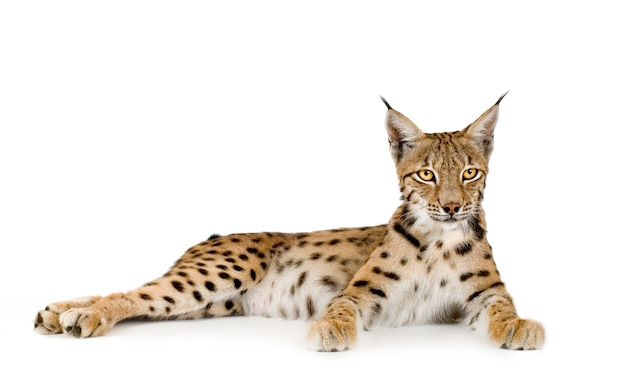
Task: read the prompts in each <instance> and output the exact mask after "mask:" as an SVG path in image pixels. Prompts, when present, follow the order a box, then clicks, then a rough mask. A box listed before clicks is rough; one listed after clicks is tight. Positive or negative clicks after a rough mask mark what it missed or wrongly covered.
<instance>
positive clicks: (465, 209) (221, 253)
mask: <svg viewBox="0 0 626 391" xmlns="http://www.w3.org/2000/svg"><path fill="white" fill-rule="evenodd" d="M505 95H506V94H504V95H502V96H501V97H500V99H498V101H497V102H496V103H495V104H494V105H493V106H491V107H490V108H489V109H488V110H487V111H485V112H484V113H483V114H482V115H481V116H480V117H479V118H478V119H477V120H476V121H474V122H473V123H471V124H470V125H469V126H467V127H466V128H464V129H463V130H461V131H456V132H446V133H424V132H422V131H421V130H420V129H419V128H418V127H417V126H416V125H415V124H413V122H411V121H410V120H409V119H408V118H407V117H405V116H404V115H403V114H401V113H400V112H398V111H396V110H394V109H393V108H391V106H390V105H389V103H388V102H387V101H386V100H385V99H384V98H382V100H383V103H384V104H385V105H386V106H387V114H386V119H385V126H386V129H387V132H388V137H389V147H390V151H391V157H392V158H393V160H394V162H395V165H396V171H397V175H398V179H399V185H400V194H401V202H400V205H399V206H398V207H397V209H396V210H395V212H394V213H393V215H392V216H391V219H390V220H389V223H387V224H384V225H377V226H372V227H362V228H340V229H331V230H326V231H317V232H308V233H275V232H263V233H250V234H232V235H227V236H219V235H213V236H211V237H210V238H209V239H207V240H206V241H203V242H201V243H199V244H197V245H195V246H193V247H191V248H190V249H189V250H187V252H185V253H184V254H183V255H182V257H181V258H180V259H178V261H176V263H175V264H174V265H173V266H172V268H171V269H170V270H169V271H168V272H167V273H166V274H164V275H163V276H162V277H160V278H157V279H155V280H153V281H151V282H148V283H146V284H145V285H143V286H141V287H140V288H138V289H136V290H132V291H129V292H126V293H113V294H110V295H108V296H104V297H100V296H90V297H84V298H79V299H75V300H70V301H65V302H57V303H53V304H50V305H48V306H47V307H46V308H45V309H44V310H43V311H40V312H39V313H38V314H37V317H36V319H35V331H37V332H39V333H41V334H56V333H65V334H68V335H71V336H74V337H81V338H83V337H95V336H102V335H104V334H105V333H106V332H107V331H108V330H109V329H110V328H111V327H113V326H114V325H115V324H117V323H118V322H120V321H123V320H125V319H130V318H147V319H200V318H206V317H214V316H229V315H245V316H265V317H281V318H284V319H307V320H311V324H310V327H309V331H308V345H309V346H310V348H311V349H313V350H317V351H342V350H345V349H348V348H351V347H352V346H354V344H355V343H356V340H357V332H358V330H359V329H365V330H367V329H370V328H375V327H399V326H407V325H417V324H429V323H442V322H463V323H465V324H466V325H468V326H470V327H471V328H472V329H475V330H478V331H480V332H483V333H486V334H487V335H488V336H489V338H490V340H491V341H493V342H494V343H495V344H496V345H497V346H500V347H502V348H506V349H519V350H528V349H537V348H540V347H541V346H542V344H543V342H544V330H543V327H542V325H541V324H540V323H538V322H536V321H533V320H527V319H522V318H520V317H518V315H517V312H516V310H515V306H514V304H513V299H512V298H511V296H510V295H509V293H508V292H507V290H506V288H505V285H504V283H503V282H502V280H501V279H500V273H499V272H498V270H497V268H496V265H495V263H494V259H493V255H492V250H491V246H490V245H489V243H488V242H487V236H486V222H485V216H484V212H483V208H482V204H481V202H482V200H483V192H484V189H485V180H486V178H487V173H488V162H489V157H490V154H491V152H492V149H493V133H494V129H495V126H496V122H497V120H498V112H499V104H500V102H501V100H502V98H504V96H505Z"/></svg>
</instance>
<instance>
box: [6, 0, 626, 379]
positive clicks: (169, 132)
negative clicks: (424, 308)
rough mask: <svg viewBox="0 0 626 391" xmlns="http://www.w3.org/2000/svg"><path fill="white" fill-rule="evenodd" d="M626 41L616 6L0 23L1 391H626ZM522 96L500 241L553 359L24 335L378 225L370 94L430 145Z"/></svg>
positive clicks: (504, 137) (333, 8) (276, 340)
mask: <svg viewBox="0 0 626 391" xmlns="http://www.w3.org/2000/svg"><path fill="white" fill-rule="evenodd" d="M624 36H626V29H625V28H624V23H623V12H622V11H621V7H618V2H609V1H594V2H582V1H567V2H566V1H562V2H559V1H525V2H515V3H514V2H505V1H492V2H486V1H473V2H469V1H467V2H464V1H441V2H435V1H428V2H426V1H425V2H422V1H406V2H402V1H389V0H386V1H384V2H383V1H377V2H374V1H315V2H298V1H290V2H289V1H283V2H281V1H257V2H254V1H231V2H228V1H204V2H191V1H180V2H163V1H145V2H141V1H106V2H91V1H41V2H36V1H19V2H18V1H2V2H1V3H0V181H1V182H0V186H1V188H0V262H1V263H2V264H1V265H2V269H1V270H2V271H1V272H0V276H1V283H0V305H1V307H0V311H2V312H1V318H0V319H1V323H0V338H1V339H0V344H1V345H0V357H2V359H3V364H2V366H1V367H0V372H1V373H2V374H1V375H0V388H2V389H9V388H7V387H5V385H4V384H2V383H7V384H8V383H12V386H11V387H12V388H10V389H29V390H34V389H38V388H43V387H45V388H46V389H52V390H55V389H72V388H80V389H96V390H100V389H102V390H104V389H111V388H115V389H129V388H130V387H131V386H132V387H140V389H149V388H151V387H159V388H158V389H164V388H165V387H170V388H171V387H180V388H181V389H182V388H183V387H188V386H197V387H200V388H201V389H212V388H215V387H220V389H223V388H224V387H229V388H235V389H244V388H245V387H262V389H320V388H322V387H323V388H322V389H339V388H340V387H341V388H346V387H350V388H351V389H352V388H355V389H357V388H360V389H422V388H426V387H429V388H430V387H437V388H443V389H452V388H457V387H462V388H463V389H479V388H480V389H482V390H484V389H527V388H528V387H536V389H548V388H551V389H569V388H571V387H574V386H579V387H582V388H581V389H590V388H591V387H593V389H598V390H599V389H602V390H609V389H622V390H623V389H624V388H625V384H626V382H625V381H624V380H623V376H622V373H621V372H622V371H623V360H622V355H623V349H624V348H625V347H626V346H625V344H624V338H623V336H622V334H623V323H622V322H621V319H622V317H623V310H624V303H623V297H624V293H623V290H622V289H620V288H621V286H623V281H624V278H625V277H626V276H625V275H624V264H625V261H626V257H625V255H624V251H625V250H624V248H625V247H624V244H623V241H624V239H623V219H624V211H623V209H624V208H623V205H622V202H623V191H622V189H623V186H622V182H623V178H624V170H623V168H624V163H623V161H624V160H623V158H622V156H623V154H624V150H623V147H622V145H623V141H622V140H623V135H624V131H625V129H624V127H625V126H624V115H623V111H624V107H625V103H626V102H625V99H624V91H625V87H626V83H625V78H624V69H626V61H625V60H624V58H623V51H624V40H623V37H624ZM509 89H510V90H511V92H510V94H509V95H508V96H507V97H506V98H505V100H504V101H503V102H502V105H501V112H500V113H501V117H500V122H499V124H498V128H497V129H496V149H495V152H494V154H493V156H492V160H491V174H490V177H489V181H488V183H489V185H488V188H487V193H486V199H485V203H484V205H485V209H486V211H487V219H488V232H489V233H488V237H489V240H490V243H491V244H492V246H493V247H494V252H495V258H496V261H497V263H498V267H499V270H500V272H501V273H502V276H503V279H504V281H505V283H506V284H507V286H508V288H509V291H510V292H511V293H512V295H513V296H514V298H515V299H516V304H517V307H518V312H519V313H520V315H522V316H525V317H532V318H535V319H538V320H540V321H542V322H543V323H544V325H545V326H546V330H547V344H546V346H545V348H544V349H542V350H540V351H535V352H508V351H503V350H500V349H497V348H494V347H492V346H490V345H489V344H487V343H486V342H485V341H483V340H482V339H481V338H480V337H478V336H477V335H476V334H473V333H471V332H470V331H469V330H466V329H465V328H463V327H457V326H437V327H434V326H433V327H430V326H429V327H411V328H404V329H394V330H379V331H373V332H368V333H362V334H361V335H360V341H359V344H358V345H357V347H356V348H355V349H353V350H351V351H348V352H345V353H340V354H320V353H314V352H310V351H308V350H307V348H306V343H305V338H304V335H305V332H306V327H307V324H306V322H287V321H282V320H268V319H260V318H250V319H241V318H238V319H232V318H229V319H208V320H202V321H188V322H182V321H181V322H153V323H134V322H131V323H124V324H122V325H120V326H118V327H116V328H114V329H113V330H112V331H111V332H110V333H109V334H108V335H107V336H106V337H102V338H94V339H91V340H76V339H73V338H69V337H67V336H64V335H60V336H47V337H46V336H39V335H36V334H35V333H33V332H32V320H33V318H34V316H35V314H36V312H37V310H39V309H41V308H43V307H44V306H45V305H46V304H48V303H49V302H51V301H57V300H63V299H68V298H72V297H77V296H83V295H87V294H107V293H111V292H114V291H123V290H129V289H133V288H135V287H137V286H139V285H141V284H143V283H144V282H147V281H148V280H150V279H152V278H154V277H157V276H159V275H161V274H162V273H164V272H165V271H166V270H167V268H168V267H169V266H170V265H171V264H172V263H173V261H175V260H176V259H177V258H178V257H179V256H180V255H181V254H182V252H183V251H184V250H185V249H187V248H188V247H190V246H191V245H193V244H195V243H197V242H199V241H201V240H204V239H205V238H206V237H208V236H209V235H211V234H212V233H222V234H226V233H232V232H255V231H264V230H272V231H309V230H315V229H324V228H333V227H339V226H361V225H371V224H379V223H383V222H386V221H387V219H388V218H389V216H390V215H391V213H392V212H393V210H394V208H395V207H396V205H397V204H398V195H399V194H398V190H397V181H396V178H395V172H394V168H393V164H392V162H391V159H390V158H389V156H388V151H387V140H386V134H385V131H384V128H383V118H384V114H385V107H384V105H383V104H382V103H381V102H380V100H379V98H378V96H379V94H382V95H384V96H385V98H386V99H387V100H388V101H389V102H390V103H391V104H392V105H393V107H394V108H396V109H398V110H400V111H401V112H403V113H404V114H406V115H407V116H409V117H410V118H411V119H413V121H414V122H416V123H417V124H418V125H419V126H420V127H421V128H422V129H423V130H425V131H427V132H432V131H444V130H458V129H461V128H462V127H464V126H466V125H467V124H469V123H470V122H471V121H473V120H474V119H475V118H476V117H478V116H479V115H480V114H481V113H482V112H483V111H484V110H486V109H487V108H488V107H489V106H491V105H492V104H493V103H494V102H495V100H496V99H497V98H498V97H499V96H500V94H502V93H503V92H505V91H507V90H509ZM614 355H616V356H614ZM620 360H621V363H620Z"/></svg>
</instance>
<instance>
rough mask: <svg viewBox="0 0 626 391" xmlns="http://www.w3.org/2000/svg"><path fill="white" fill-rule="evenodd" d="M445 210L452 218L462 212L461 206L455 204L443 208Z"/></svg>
mask: <svg viewBox="0 0 626 391" xmlns="http://www.w3.org/2000/svg"><path fill="white" fill-rule="evenodd" d="M443 210H444V212H446V213H447V214H449V215H450V216H453V215H454V214H455V213H456V212H458V211H459V210H461V205H459V204H457V203H455V202H448V203H447V204H445V205H444V206H443Z"/></svg>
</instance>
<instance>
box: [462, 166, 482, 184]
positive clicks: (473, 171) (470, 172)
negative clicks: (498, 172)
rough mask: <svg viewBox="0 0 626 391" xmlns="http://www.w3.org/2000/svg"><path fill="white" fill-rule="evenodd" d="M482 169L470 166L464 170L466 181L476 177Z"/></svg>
mask: <svg viewBox="0 0 626 391" xmlns="http://www.w3.org/2000/svg"><path fill="white" fill-rule="evenodd" d="M479 172H480V171H479V170H478V169H477V168H468V169H467V170H465V171H463V179H464V180H466V181H469V180H472V179H475V178H476V177H477V176H478V173H479Z"/></svg>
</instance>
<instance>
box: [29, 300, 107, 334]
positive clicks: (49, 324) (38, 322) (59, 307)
mask: <svg viewBox="0 0 626 391" xmlns="http://www.w3.org/2000/svg"><path fill="white" fill-rule="evenodd" d="M101 298H102V297H101V296H87V297H80V298H77V299H74V300H69V301H59V302H56V303H52V304H50V305H48V306H46V308H45V309H44V310H42V311H39V312H38V313H37V316H36V317H35V332H37V333H39V334H60V333H62V332H63V328H62V327H61V323H60V320H59V318H60V316H61V314H63V313H64V312H66V311H68V310H70V309H72V308H84V307H89V306H90V305H92V304H94V303H95V302H97V301H98V300H100V299H101Z"/></svg>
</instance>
